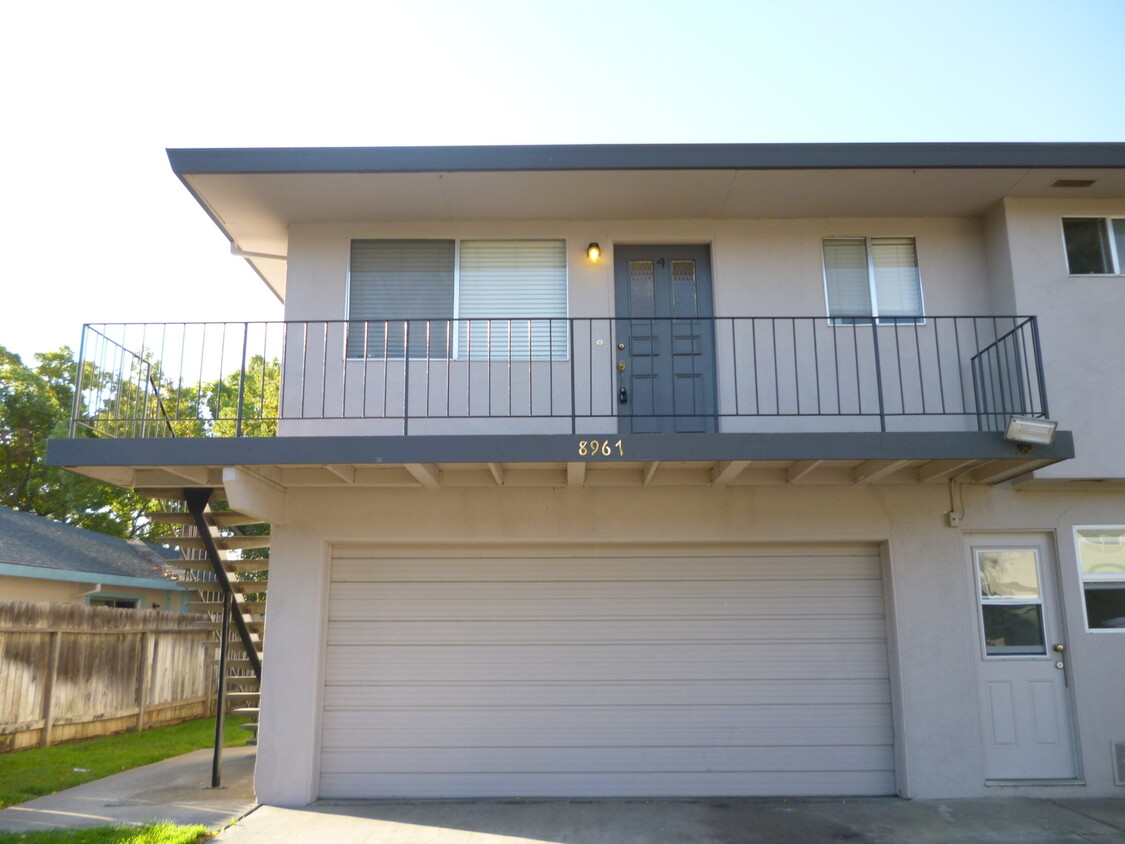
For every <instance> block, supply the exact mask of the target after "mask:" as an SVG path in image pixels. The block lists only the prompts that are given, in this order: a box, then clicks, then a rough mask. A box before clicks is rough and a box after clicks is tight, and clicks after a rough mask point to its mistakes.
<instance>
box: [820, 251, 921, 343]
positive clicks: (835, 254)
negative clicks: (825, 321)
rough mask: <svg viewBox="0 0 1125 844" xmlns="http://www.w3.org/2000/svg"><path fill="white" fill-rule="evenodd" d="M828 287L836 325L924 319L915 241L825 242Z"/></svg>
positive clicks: (825, 277) (828, 296)
mask: <svg viewBox="0 0 1125 844" xmlns="http://www.w3.org/2000/svg"><path fill="white" fill-rule="evenodd" d="M824 284H825V289H826V295H827V299H828V315H829V317H830V318H831V320H832V323H833V324H834V325H869V324H870V323H871V321H872V320H873V319H875V320H877V321H878V322H879V323H892V324H893V323H920V322H921V321H922V315H923V313H924V311H923V308H922V281H921V277H920V276H919V274H918V253H917V249H916V247H915V243H914V238H912V237H834V238H826V239H825V241H824Z"/></svg>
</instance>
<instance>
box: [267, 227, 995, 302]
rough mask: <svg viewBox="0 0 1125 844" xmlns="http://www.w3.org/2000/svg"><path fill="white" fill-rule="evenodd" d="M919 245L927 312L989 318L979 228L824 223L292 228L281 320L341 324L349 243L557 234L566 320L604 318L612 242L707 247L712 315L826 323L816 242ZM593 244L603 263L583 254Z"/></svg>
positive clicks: (610, 278) (609, 298)
mask: <svg viewBox="0 0 1125 844" xmlns="http://www.w3.org/2000/svg"><path fill="white" fill-rule="evenodd" d="M862 235H868V236H911V237H914V238H916V240H917V246H918V263H919V267H920V271H921V275H922V286H923V296H924V299H925V304H926V311H927V313H930V314H934V315H940V314H981V313H989V312H990V311H991V305H992V299H991V293H990V290H989V281H988V273H987V266H986V252H985V239H984V230H983V224H982V222H981V221H979V220H973V219H960V218H913V217H910V218H897V219H862V218H858V219H827V220H660V221H652V220H642V221H628V220H621V221H590V222H578V223H576V222H570V221H563V222H512V221H499V222H473V223H467V222H460V223H458V222H452V223H441V224H438V223H383V224H372V225H359V224H352V223H348V224H344V223H339V224H295V225H293V226H292V227H291V230H290V239H289V271H288V292H287V296H286V302H285V318H286V319H290V320H306V319H317V320H321V319H344V318H345V317H346V316H347V309H346V284H345V280H346V278H347V271H348V258H349V251H350V245H351V241H352V240H353V239H355V238H396V237H409V238H458V239H460V238H490V237H491V238H512V237H515V238H565V239H566V241H567V258H568V265H569V266H568V270H569V277H570V291H569V297H570V316H574V317H598V316H610V315H612V314H613V311H614V306H613V245H614V244H618V243H625V244H628V243H664V242H668V243H708V244H711V248H712V264H713V273H714V297H715V313H716V314H717V315H720V316H823V315H825V313H826V305H825V298H824V271H823V260H822V258H821V240H822V239H823V238H825V237H840V236H862ZM590 241H597V242H598V243H600V244H601V246H602V249H603V256H602V258H601V260H599V261H598V262H597V263H592V262H591V261H589V259H587V257H586V245H587V244H588V243H589V242H590Z"/></svg>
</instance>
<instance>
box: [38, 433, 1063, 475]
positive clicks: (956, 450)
mask: <svg viewBox="0 0 1125 844" xmlns="http://www.w3.org/2000/svg"><path fill="white" fill-rule="evenodd" d="M607 437H608V438H609V439H610V440H611V441H612V443H613V444H614V447H613V451H614V455H613V456H610V457H606V458H592V457H582V456H580V455H579V451H578V443H579V442H580V441H582V440H586V441H589V440H590V439H597V440H598V441H599V442H600V441H602V440H604V439H605V438H607ZM617 440H621V452H623V455H622V454H619V453H618V450H617V446H616V443H617ZM1072 457H1074V439H1073V436H1072V434H1071V433H1070V432H1069V431H1059V432H1058V433H1057V434H1056V436H1055V441H1054V443H1053V444H1052V445H1050V446H1035V447H1034V448H1033V449H1032V451H1031V452H1030V453H1029V454H1024V453H1022V452H1020V450H1019V448H1018V447H1017V445H1016V444H1015V443H1013V442H1009V441H1007V440H1005V439H1004V438H1003V436H1002V435H1001V434H1000V433H996V432H988V431H956V432H944V433H930V432H888V433H874V432H873V433H838V434H825V433H815V434H687V435H682V434H681V435H668V434H622V435H617V434H610V435H607V434H584V435H551V434H528V435H507V436H490V435H484V436H440V437H439V436H407V437H276V438H262V439H249V438H243V439H187V438H184V439H104V440H102V439H72V440H64V439H59V440H51V441H50V442H49V443H48V444H47V463H48V465H51V466H63V467H75V466H130V467H155V466H253V465H275V466H308V465H324V464H338V463H344V464H348V463H350V464H360V465H379V464H387V465H398V464H403V463H553V462H563V463H567V462H569V463H573V462H589V463H596V462H599V460H600V462H618V463H620V462H628V461H652V460H659V461H675V460H947V459H974V460H978V459H979V460H1017V459H1019V460H1027V459H1042V460H1067V459H1070V458H1072Z"/></svg>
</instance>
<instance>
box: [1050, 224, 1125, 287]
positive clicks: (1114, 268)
mask: <svg viewBox="0 0 1125 844" xmlns="http://www.w3.org/2000/svg"><path fill="white" fill-rule="evenodd" d="M1067 220H1101V221H1102V222H1103V223H1105V226H1106V234H1107V235H1108V237H1107V238H1106V240H1108V241H1109V263H1110V271H1109V272H1108V273H1074V272H1071V271H1070V256H1069V252H1068V250H1067V243H1066V227H1065V226H1064V225H1063V223H1064V222H1066V221H1067ZM1114 220H1119V221H1121V222H1122V223H1123V224H1125V216H1121V215H1117V214H1109V215H1104V214H1101V215H1099V214H1067V215H1066V216H1065V217H1060V218H1059V235H1060V237H1062V245H1063V262H1064V263H1065V264H1066V274H1067V275H1068V276H1070V277H1071V278H1091V277H1093V278H1112V277H1113V276H1120V275H1125V263H1123V262H1125V255H1122V254H1120V253H1119V252H1118V251H1117V238H1115V237H1114V236H1113V222H1114Z"/></svg>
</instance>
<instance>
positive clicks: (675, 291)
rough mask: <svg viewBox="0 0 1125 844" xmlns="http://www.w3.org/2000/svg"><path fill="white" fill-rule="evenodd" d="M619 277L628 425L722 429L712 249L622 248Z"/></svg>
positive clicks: (626, 428)
mask: <svg viewBox="0 0 1125 844" xmlns="http://www.w3.org/2000/svg"><path fill="white" fill-rule="evenodd" d="M614 278H615V279H616V288H617V294H616V295H617V316H618V319H619V322H618V327H617V338H618V339H617V342H618V344H619V345H623V346H624V347H625V348H624V349H620V348H619V349H618V350H617V352H618V358H617V367H618V373H617V378H618V398H619V404H618V410H619V412H620V417H621V422H620V429H621V430H622V431H623V432H627V433H636V434H643V433H692V432H695V433H703V432H708V431H714V430H716V424H715V332H714V326H713V324H712V320H711V317H712V315H713V310H712V302H711V250H710V247H708V246H700V245H694V246H659V245H657V246H615V247H614Z"/></svg>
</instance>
